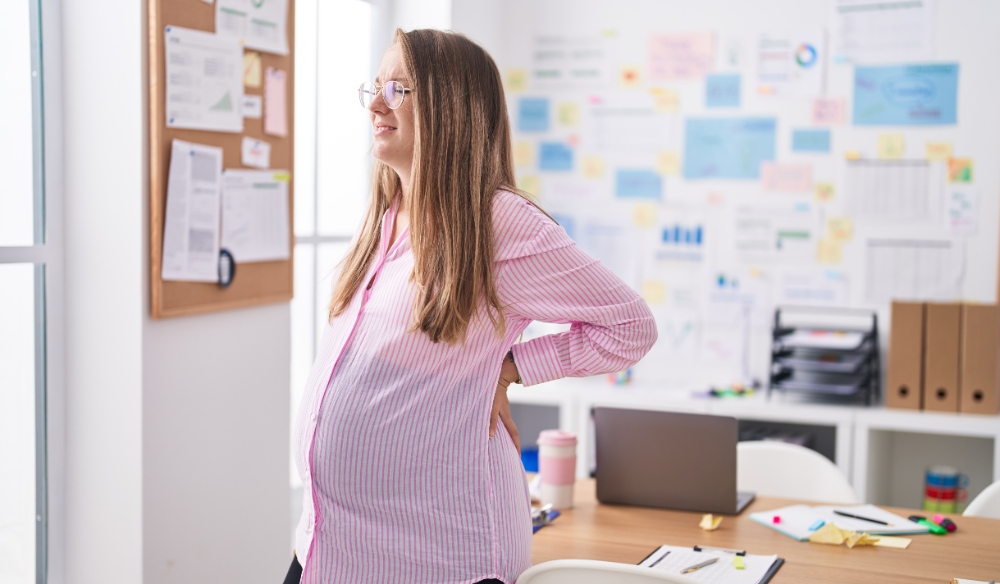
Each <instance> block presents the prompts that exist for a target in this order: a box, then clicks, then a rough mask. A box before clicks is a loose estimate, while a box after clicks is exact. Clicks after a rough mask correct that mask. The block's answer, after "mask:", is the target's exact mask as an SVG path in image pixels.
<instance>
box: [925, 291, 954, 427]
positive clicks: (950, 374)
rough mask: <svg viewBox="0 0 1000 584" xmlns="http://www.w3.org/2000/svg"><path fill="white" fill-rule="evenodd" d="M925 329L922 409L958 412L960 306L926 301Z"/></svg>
mask: <svg viewBox="0 0 1000 584" xmlns="http://www.w3.org/2000/svg"><path fill="white" fill-rule="evenodd" d="M925 319H926V320H925V325H924V326H925V328H924V409H925V410H933V411H937V412H957V411H958V376H959V369H960V367H959V353H960V350H959V347H960V343H961V340H962V306H961V305H960V304H936V303H931V302H928V303H927V305H926V312H925Z"/></svg>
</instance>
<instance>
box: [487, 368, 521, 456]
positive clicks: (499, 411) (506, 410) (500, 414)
mask: <svg viewBox="0 0 1000 584" xmlns="http://www.w3.org/2000/svg"><path fill="white" fill-rule="evenodd" d="M517 379H519V377H518V374H517V366H515V365H514V362H513V361H511V360H510V359H504V361H503V366H502V367H501V368H500V379H499V380H497V389H496V393H494V394H493V407H492V408H490V438H493V436H494V435H496V431H497V420H499V421H500V422H503V426H504V428H507V433H508V434H510V438H511V440H513V441H514V447H515V448H517V453H518V454H520V453H521V439H520V437H519V436H518V433H517V426H516V425H515V424H514V419H513V418H511V417H510V401H509V400H508V399H507V386H509V385H510V384H511V383H513V382H514V381H516V380H517Z"/></svg>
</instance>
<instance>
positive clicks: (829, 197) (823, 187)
mask: <svg viewBox="0 0 1000 584" xmlns="http://www.w3.org/2000/svg"><path fill="white" fill-rule="evenodd" d="M813 188H814V190H815V193H816V201H817V202H819V203H829V202H831V201H833V199H834V198H835V197H836V196H837V190H836V187H834V186H833V183H829V182H820V183H816V184H815V185H814V186H813Z"/></svg>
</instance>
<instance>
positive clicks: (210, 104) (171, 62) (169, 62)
mask: <svg viewBox="0 0 1000 584" xmlns="http://www.w3.org/2000/svg"><path fill="white" fill-rule="evenodd" d="M165 36H166V39H165V40H166V42H165V49H164V50H165V52H166V55H165V59H166V69H167V70H166V75H167V83H166V85H167V88H166V107H165V108H164V110H165V111H166V115H167V127H168V128H190V129H192V130H213V131H216V132H242V131H243V112H242V104H243V47H241V46H240V44H239V42H238V41H235V40H232V39H225V38H221V37H218V36H216V35H214V34H211V33H207V32H202V31H200V30H191V29H187V28H181V27H178V26H168V27H166V29H165Z"/></svg>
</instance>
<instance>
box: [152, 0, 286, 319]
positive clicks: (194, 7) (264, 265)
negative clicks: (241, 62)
mask: <svg viewBox="0 0 1000 584" xmlns="http://www.w3.org/2000/svg"><path fill="white" fill-rule="evenodd" d="M215 11H216V6H215V5H214V3H213V4H209V3H206V2H204V1H203V0H149V7H148V12H149V71H148V73H149V180H150V185H149V197H150V200H149V203H150V204H149V214H150V230H149V231H150V239H151V241H150V284H151V285H150V292H151V303H150V306H151V311H152V316H153V318H166V317H173V316H184V315H190V314H199V313H206V312H215V311H220V310H229V309H234V308H243V307H248V306H255V305H260V304H269V303H275V302H287V301H289V300H291V298H292V277H293V272H292V261H293V257H292V256H291V255H289V258H288V259H287V260H279V261H262V262H247V263H237V265H236V271H235V275H234V278H233V280H232V283H231V284H230V285H229V286H228V287H225V288H223V287H221V286H219V285H218V284H215V283H207V282H187V281H173V280H168V281H165V280H163V279H162V278H161V269H162V261H163V234H164V224H165V218H166V212H165V211H166V199H167V178H168V174H169V170H170V152H171V144H172V141H173V140H174V139H178V140H184V141H187V142H192V143H195V144H202V145H206V146H214V147H218V148H222V150H223V159H222V167H223V169H248V170H252V169H250V168H249V167H246V166H243V165H242V164H241V144H242V140H243V138H244V137H250V138H256V139H259V140H263V141H266V142H267V143H269V144H270V145H271V156H270V168H271V169H275V170H285V171H288V172H289V174H290V177H291V178H290V181H289V185H288V209H289V213H288V217H289V229H288V233H289V249H290V250H294V245H293V243H294V233H295V230H294V229H293V226H292V225H291V222H292V221H293V219H292V217H293V213H292V209H293V208H294V207H293V201H294V192H295V188H294V187H295V168H294V151H293V145H294V139H295V138H294V126H295V124H294V108H293V107H292V104H293V103H294V87H295V2H294V0H288V14H287V16H286V26H287V38H288V54H287V55H278V54H273V53H267V52H261V53H260V54H261V58H262V59H261V60H262V63H261V69H262V70H266V69H267V68H268V67H273V68H275V69H280V70H282V71H284V73H285V88H286V91H287V95H286V96H285V103H286V104H287V106H286V107H287V116H288V119H287V128H288V130H287V135H286V136H280V137H279V136H273V135H265V133H264V117H263V116H261V117H260V118H256V119H254V118H244V119H243V131H242V133H227V132H214V131H205V130H190V129H178V128H168V127H167V123H166V114H165V109H166V94H165V92H166V81H165V73H166V65H165V59H164V55H165V50H164V42H165V41H164V39H165V32H164V30H165V27H167V26H176V27H183V28H189V29H195V30H200V31H205V32H209V33H214V32H215V30H216V27H215ZM248 50H249V49H248ZM243 91H244V94H246V95H263V91H264V88H263V84H262V86H261V87H247V86H245V87H244V88H243ZM264 107H265V108H266V107H267V104H266V103H265V104H264Z"/></svg>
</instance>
